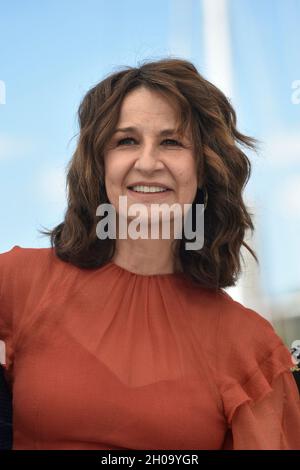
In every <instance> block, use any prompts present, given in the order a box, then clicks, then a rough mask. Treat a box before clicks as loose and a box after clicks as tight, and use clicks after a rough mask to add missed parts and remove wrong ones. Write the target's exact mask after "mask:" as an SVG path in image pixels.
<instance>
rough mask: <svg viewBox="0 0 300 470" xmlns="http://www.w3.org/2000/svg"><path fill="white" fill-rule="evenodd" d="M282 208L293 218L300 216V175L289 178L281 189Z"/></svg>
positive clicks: (280, 202) (280, 203)
mask: <svg viewBox="0 0 300 470" xmlns="http://www.w3.org/2000/svg"><path fill="white" fill-rule="evenodd" d="M278 203H279V205H280V210H281V211H282V212H283V213H284V214H286V215H287V216H289V217H291V218H300V175H293V176H290V177H289V178H287V179H286V180H285V181H284V182H283V184H282V188H281V191H280V199H279V201H278Z"/></svg>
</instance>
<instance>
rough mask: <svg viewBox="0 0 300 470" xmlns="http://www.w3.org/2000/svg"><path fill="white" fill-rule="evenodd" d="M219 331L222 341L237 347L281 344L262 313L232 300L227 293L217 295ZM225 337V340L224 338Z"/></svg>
mask: <svg viewBox="0 0 300 470" xmlns="http://www.w3.org/2000/svg"><path fill="white" fill-rule="evenodd" d="M218 308H219V316H220V317H219V320H220V330H222V336H223V338H224V340H226V339H228V340H230V341H233V343H234V344H236V345H237V346H240V347H242V348H243V349H244V348H245V347H247V346H248V347H250V346H252V348H253V347H254V348H260V347H262V348H263V347H269V348H271V349H272V347H276V345H279V344H281V343H282V340H281V338H280V337H279V336H278V334H277V333H276V331H275V329H274V327H273V325H272V323H271V322H270V321H269V320H267V318H266V317H265V316H264V315H263V312H257V311H256V310H253V309H252V308H250V307H247V306H246V305H243V304H242V303H240V302H238V301H237V300H235V299H233V298H232V297H231V296H230V295H229V294H228V293H227V292H225V291H223V290H222V291H220V293H219V306H218ZM226 336H227V338H226Z"/></svg>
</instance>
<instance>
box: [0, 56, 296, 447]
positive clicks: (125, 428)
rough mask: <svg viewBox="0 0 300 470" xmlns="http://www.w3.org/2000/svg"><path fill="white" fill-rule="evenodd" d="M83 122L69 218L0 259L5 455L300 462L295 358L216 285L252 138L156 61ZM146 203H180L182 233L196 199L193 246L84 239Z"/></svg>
mask: <svg viewBox="0 0 300 470" xmlns="http://www.w3.org/2000/svg"><path fill="white" fill-rule="evenodd" d="M79 123H80V135H79V141H78V145H77V148H76V150H75V153H74V155H73V157H72V159H71V161H70V163H69V165H68V173H67V186H68V207H67V211H66V214H65V217H64V220H63V221H62V222H61V223H60V224H59V225H58V226H57V227H55V228H54V229H53V230H48V231H44V232H42V233H45V234H47V235H49V236H50V241H51V247H49V248H22V247H19V246H14V247H13V248H12V249H11V250H10V251H8V252H6V253H2V254H0V340H2V341H4V342H5V351H6V352H5V356H6V357H5V376H6V379H7V382H8V383H9V384H10V387H11V391H12V394H13V416H14V419H13V425H14V434H13V448H14V449H111V450H113V449H179V450H181V449H215V450H218V449H234V450H235V449H300V407H299V394H298V390H297V387H296V384H295V381H294V378H293V376H292V372H291V368H292V367H293V365H294V364H293V361H292V359H291V356H290V353H289V351H288V349H287V348H286V347H285V345H284V344H283V342H282V340H281V339H280V338H279V337H278V335H277V334H276V332H275V331H274V329H273V327H272V325H271V324H270V323H269V322H268V321H267V320H265V319H264V318H263V317H262V316H261V315H260V314H259V313H257V312H255V311H253V310H251V309H249V308H247V307H246V306H243V305H242V304H240V303H238V302H236V301H234V300H233V299H232V298H231V297H230V296H229V295H228V294H227V293H226V292H225V291H224V289H223V288H224V287H226V286H231V285H234V283H235V281H236V279H237V277H238V275H239V272H240V249H241V247H242V245H244V246H246V248H247V244H246V243H245V241H244V237H245V233H246V230H247V229H253V224H252V221H251V217H250V214H249V212H248V210H247V208H246V206H245V204H244V201H243V198H242V191H243V188H244V186H245V184H246V182H247V180H248V178H249V175H250V162H249V160H248V158H247V156H246V154H245V153H244V152H243V151H242V150H241V148H240V144H243V145H244V146H245V147H248V148H253V147H254V145H255V140H254V139H252V138H250V137H248V136H245V135H243V134H241V133H240V132H239V131H238V130H237V126H236V115H235V111H234V110H233V108H232V106H231V104H230V102H229V101H228V99H227V98H226V97H225V95H224V94H223V93H222V92H221V91H220V90H219V89H217V88H216V87H215V86H214V85H213V84H211V83H209V82H208V81H207V80H205V78H203V77H202V76H201V75H200V74H199V72H198V71H197V70H196V68H195V66H194V65H193V64H192V63H190V62H188V61H185V60H181V59H162V60H159V61H156V62H147V63H145V64H142V65H141V66H140V67H137V68H134V67H128V68H126V69H125V70H121V71H119V72H116V73H114V74H111V75H109V76H108V77H106V78H105V79H104V80H102V81H101V82H100V83H98V84H97V85H96V86H95V87H93V88H92V89H91V90H89V91H88V92H87V94H86V96H85V97H84V98H83V101H82V103H81V104H80V107H79ZM124 128H125V129H124ZM122 197H125V198H126V200H127V203H128V210H127V209H126V210H123V209H122V207H121V206H120V204H119V201H120V198H122ZM154 201H155V202H159V203H162V204H163V203H164V204H165V205H166V207H167V208H171V207H172V206H173V204H178V205H179V207H182V206H184V205H185V204H189V205H190V206H191V212H190V213H191V214H192V219H193V218H194V216H195V211H196V209H197V204H199V203H203V202H205V204H204V206H205V212H204V218H205V227H204V229H205V230H204V244H203V247H202V248H199V249H197V250H189V249H187V247H186V244H185V242H186V238H185V234H184V233H183V234H181V235H182V236H181V238H178V239H177V238H176V237H175V236H174V234H172V235H170V237H169V238H166V239H164V238H163V237H158V238H157V239H154V238H152V237H150V238H149V239H136V238H133V237H128V236H125V237H122V236H117V237H116V238H108V239H102V238H101V237H100V238H99V237H98V236H97V230H96V228H97V224H98V215H97V214H98V212H97V209H98V207H99V206H100V205H101V204H109V205H110V206H112V207H113V208H114V209H115V211H116V213H117V216H118V217H117V223H118V224H120V225H121V224H123V223H124V217H123V216H124V215H127V212H128V213H130V210H131V209H132V207H133V206H134V204H135V203H137V202H138V203H140V204H142V205H143V207H144V209H145V211H146V216H145V219H146V221H148V220H149V219H148V215H149V211H150V210H151V209H152V207H153V205H154ZM196 214H197V212H196ZM101 217H104V215H103V214H101ZM172 217H173V218H172ZM172 217H171V218H170V223H171V224H173V223H174V222H175V216H172ZM101 220H102V219H101ZM151 228H152V227H151ZM127 229H128V226H127V223H126V224H125V230H127ZM126 235H127V234H126ZM248 249H249V251H250V252H251V253H252V254H253V256H255V254H254V253H253V252H252V251H251V249H250V248H248Z"/></svg>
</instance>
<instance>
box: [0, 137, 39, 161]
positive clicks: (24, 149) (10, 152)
mask: <svg viewBox="0 0 300 470" xmlns="http://www.w3.org/2000/svg"><path fill="white" fill-rule="evenodd" d="M34 147H35V144H34V142H33V141H32V138H31V137H30V138H29V137H24V136H22V135H20V136H18V135H14V134H12V135H10V134H4V133H1V134H0V160H7V159H15V158H22V157H23V156H25V155H28V153H30V152H32V150H33V149H34Z"/></svg>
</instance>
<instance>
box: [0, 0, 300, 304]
mask: <svg viewBox="0 0 300 470" xmlns="http://www.w3.org/2000/svg"><path fill="white" fill-rule="evenodd" d="M202 6H203V4H202V1H201V0H173V1H172V0H152V1H147V0H143V1H142V2H141V1H140V0H126V1H125V0H124V1H122V0H112V1H111V2H108V1H106V0H105V1H102V0H98V1H96V0H85V1H83V0H73V1H69V0H60V1H58V0H51V1H48V2H39V1H37V0H27V1H26V2H24V1H21V0H14V1H11V2H5V3H2V4H1V5H0V80H2V81H3V82H4V83H5V86H6V100H5V104H1V105H0V195H1V204H0V215H1V227H0V252H2V251H6V250H8V249H10V248H11V247H12V246H13V245H15V244H18V245H20V246H48V245H49V241H48V239H47V238H46V237H41V236H40V235H39V234H38V232H37V229H38V228H41V227H42V226H46V227H53V226H54V225H56V224H57V223H59V222H61V219H62V217H63V213H64V210H65V195H64V168H65V165H66V164H67V162H68V160H69V159H70V158H71V156H72V152H73V150H74V146H75V142H76V137H75V135H76V133H77V131H78V129H77V116H76V112H77V108H78V105H79V103H80V100H81V99H82V97H83V95H84V94H85V92H86V91H87V90H88V89H89V88H90V87H91V86H93V85H94V84H95V83H97V82H98V81H100V80H101V79H102V78H104V76H105V75H107V74H108V73H111V72H113V71H115V70H117V69H118V68H120V67H122V66H125V65H137V63H138V61H143V60H151V59H153V60H155V59H159V58H161V57H163V56H165V55H170V54H173V55H176V56H180V57H182V58H187V59H188V60H191V61H192V62H193V63H194V64H195V65H196V67H197V68H198V70H199V71H200V73H203V74H204V75H205V74H206V65H205V64H206V61H205V50H204V45H203V44H204V37H203V11H202ZM228 11H229V26H230V45H231V54H232V73H233V83H234V96H232V103H233V105H234V107H235V108H236V112H237V117H238V124H239V128H240V130H241V131H242V132H245V133H249V134H251V135H254V136H256V137H258V138H259V139H261V140H262V141H263V146H262V150H261V153H260V154H259V155H258V156H256V155H255V154H254V155H253V156H251V158H252V159H253V176H252V179H251V182H250V183H249V186H248V188H247V191H246V194H247V197H249V198H250V199H251V201H252V200H253V201H254V203H255V208H256V210H257V213H258V216H257V217H258V219H259V224H260V230H259V231H258V244H259V255H260V257H261V266H262V278H263V282H264V288H265V289H266V290H267V291H268V292H269V293H270V294H272V295H275V294H277V293H281V292H287V291H292V290H294V289H299V286H300V249H299V238H300V237H299V233H300V202H299V201H300V197H299V196H300V194H299V193H300V189H299V188H300V144H299V140H300V137H299V136H300V105H296V104H292V102H291V94H292V89H291V86H292V82H293V81H295V80H300V54H299V44H300V28H299V22H300V1H299V0H228ZM217 27H218V25H216V28H217ZM209 78H210V79H211V80H212V81H213V77H212V78H211V77H209Z"/></svg>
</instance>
